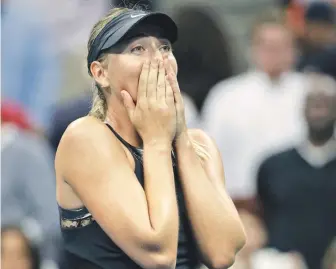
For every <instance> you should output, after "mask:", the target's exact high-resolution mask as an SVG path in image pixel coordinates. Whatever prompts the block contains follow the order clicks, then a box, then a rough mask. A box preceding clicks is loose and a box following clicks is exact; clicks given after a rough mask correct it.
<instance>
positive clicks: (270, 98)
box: [203, 13, 304, 207]
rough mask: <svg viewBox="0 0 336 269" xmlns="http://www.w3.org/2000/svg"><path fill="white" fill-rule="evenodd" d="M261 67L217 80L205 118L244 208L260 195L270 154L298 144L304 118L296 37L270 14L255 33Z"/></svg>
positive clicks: (257, 64)
mask: <svg viewBox="0 0 336 269" xmlns="http://www.w3.org/2000/svg"><path fill="white" fill-rule="evenodd" d="M251 56H252V58H253V62H254V64H255V68H254V69H252V70H250V71H248V72H247V73H244V74H242V75H239V76H237V77H234V78H232V79H229V80H225V81H223V82H220V83H219V84H218V85H216V86H215V87H214V88H213V89H212V90H211V92H210V93H209V97H208V98H207V100H206V102H205V105H204V109H203V119H204V127H205V129H206V131H208V132H209V134H210V135H211V136H212V137H213V138H214V139H215V140H216V142H217V144H218V147H219V149H220V151H221V154H222V156H223V162H224V164H225V176H226V185H227V189H228V191H229V193H230V195H231V196H232V197H233V199H234V200H235V202H236V205H237V206H238V207H247V206H249V205H247V203H246V201H248V200H249V199H250V198H252V197H254V196H255V186H256V184H255V178H256V172H257V168H258V165H259V163H260V162H261V161H262V159H263V158H264V156H265V155H268V154H269V153H270V152H273V151H277V149H282V148H284V147H288V146H290V145H293V144H295V141H298V140H299V139H300V138H301V137H302V133H303V132H304V128H303V123H302V119H301V109H302V100H303V95H304V78H303V76H302V75H301V74H297V73H295V72H292V71H291V68H292V65H293V62H294V42H293V38H292V35H291V33H290V31H289V30H288V29H287V28H286V26H285V24H284V20H283V18H282V17H281V16H278V14H273V13H270V14H267V15H265V17H262V18H260V20H259V21H258V22H257V23H256V25H255V27H254V29H253V33H252V44H251Z"/></svg>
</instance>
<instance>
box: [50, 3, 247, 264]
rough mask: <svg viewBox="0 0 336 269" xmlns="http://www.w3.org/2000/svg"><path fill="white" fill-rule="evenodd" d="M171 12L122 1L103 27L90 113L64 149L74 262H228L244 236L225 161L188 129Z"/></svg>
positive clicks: (94, 42)
mask: <svg viewBox="0 0 336 269" xmlns="http://www.w3.org/2000/svg"><path fill="white" fill-rule="evenodd" d="M176 39H177V27H176V25H175V23H174V22H173V21H172V19H171V18H169V17H168V16H167V15H165V14H162V13H147V12H143V11H136V10H130V9H120V8H118V9H113V10H112V11H111V12H110V14H108V15H107V16H106V17H104V18H103V19H102V20H101V21H99V22H98V23H97V24H96V25H95V26H94V28H93V30H92V33H91V36H90V40H89V43H88V59H87V60H88V69H89V74H90V75H91V76H92V77H93V79H94V81H95V84H96V89H95V92H94V100H93V106H92V110H91V112H90V115H89V116H87V117H84V118H81V119H79V120H77V121H75V122H73V123H72V124H71V125H70V126H69V127H68V129H67V130H66V132H65V134H64V135H63V137H62V140H61V142H60V145H59V147H58V151H57V155H56V161H55V166H56V176H57V201H58V204H59V206H60V215H61V228H62V233H63V237H64V241H65V248H66V252H67V255H68V257H67V258H68V260H69V263H70V267H71V268H102V269H110V268H118V269H126V268H127V269H133V268H149V269H150V268H178V269H191V268H197V267H198V266H199V264H201V263H204V264H205V265H207V266H208V267H209V268H215V269H217V268H227V267H228V266H230V265H231V264H232V263H233V261H234V257H235V254H236V252H237V251H238V250H239V249H240V248H241V247H242V246H243V245H244V242H245V235H244V231H243V228H242V224H241V222H240V220H239V217H238V214H237V212H236V209H235V207H234V205H233V203H232V201H231V199H230V198H229V197H228V195H227V194H226V192H225V190H224V173H223V168H222V161H221V159H220V156H219V154H218V151H217V148H216V147H215V145H214V143H213V142H212V141H211V139H209V138H208V137H207V136H206V135H205V134H204V133H203V132H201V131H198V130H187V128H186V125H185V117H184V107H183V101H182V97H181V92H180V90H179V87H178V83H177V80H176V73H177V64H176V60H175V58H174V55H173V53H172V50H171V44H172V43H173V42H175V41H176Z"/></svg>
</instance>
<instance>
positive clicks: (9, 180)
mask: <svg viewBox="0 0 336 269" xmlns="http://www.w3.org/2000/svg"><path fill="white" fill-rule="evenodd" d="M6 110H9V109H8V108H7V107H6V104H2V112H4V111H6ZM5 114H6V113H5ZM22 117H24V116H22ZM1 118H2V122H1V138H2V140H1V157H2V159H1V165H2V169H1V224H2V225H9V224H13V223H14V224H22V225H23V228H25V229H27V230H28V233H29V234H31V236H33V237H35V238H36V240H39V241H41V243H42V246H43V255H44V258H46V259H54V260H56V259H57V258H58V257H57V255H58V249H57V248H58V245H57V244H58V243H59V239H60V237H59V236H60V233H59V227H58V210H57V205H56V200H55V193H56V190H55V173H54V168H53V153H52V151H51V149H50V146H49V145H48V143H47V142H46V141H45V140H44V139H43V138H42V137H41V136H39V135H36V134H35V133H34V132H32V131H29V130H24V129H22V128H19V127H18V125H20V124H21V121H22V119H21V117H19V118H17V117H11V118H8V117H7V118H6V117H3V115H1Z"/></svg>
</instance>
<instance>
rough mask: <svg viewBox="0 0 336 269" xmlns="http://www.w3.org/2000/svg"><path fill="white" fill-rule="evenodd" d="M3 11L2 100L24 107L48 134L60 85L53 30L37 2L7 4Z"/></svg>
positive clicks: (9, 1)
mask: <svg viewBox="0 0 336 269" xmlns="http://www.w3.org/2000/svg"><path fill="white" fill-rule="evenodd" d="M1 7H2V8H3V9H4V11H3V13H2V16H1V24H2V25H1V26H2V27H1V30H2V33H1V37H2V74H1V75H2V82H1V90H2V98H5V99H7V100H9V101H15V102H17V103H19V104H20V105H22V106H23V107H24V109H25V110H26V111H27V112H28V113H29V114H30V116H31V118H32V121H33V124H34V125H36V126H37V127H38V128H40V129H43V130H45V129H46V128H47V127H48V125H49V124H50V116H51V108H52V106H53V105H54V103H55V102H56V99H57V96H58V85H59V82H60V69H59V61H58V58H57V57H56V53H55V51H56V50H55V47H54V46H53V39H52V36H51V35H52V29H50V27H48V26H47V25H46V24H45V19H44V14H43V12H42V11H41V10H40V9H39V7H38V5H36V4H34V2H32V3H31V1H21V0H6V1H2V2H1Z"/></svg>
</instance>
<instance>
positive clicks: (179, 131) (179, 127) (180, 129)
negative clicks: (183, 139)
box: [164, 59, 187, 139]
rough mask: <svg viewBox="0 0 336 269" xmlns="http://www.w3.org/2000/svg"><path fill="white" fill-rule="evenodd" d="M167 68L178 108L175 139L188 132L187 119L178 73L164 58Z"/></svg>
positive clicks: (176, 107)
mask: <svg viewBox="0 0 336 269" xmlns="http://www.w3.org/2000/svg"><path fill="white" fill-rule="evenodd" d="M164 65H165V69H166V72H167V79H168V82H169V85H170V87H171V88H172V90H173V94H174V102H175V109H176V135H175V139H178V138H179V137H180V136H181V135H184V134H187V124H186V119H185V109H184V103H183V98H182V94H181V90H180V87H179V84H178V81H177V74H176V73H175V72H174V70H173V68H172V66H171V65H170V63H169V60H168V59H165V60H164Z"/></svg>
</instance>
